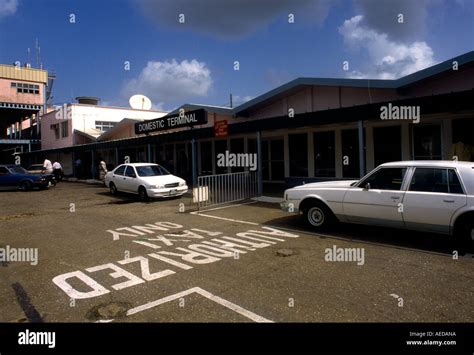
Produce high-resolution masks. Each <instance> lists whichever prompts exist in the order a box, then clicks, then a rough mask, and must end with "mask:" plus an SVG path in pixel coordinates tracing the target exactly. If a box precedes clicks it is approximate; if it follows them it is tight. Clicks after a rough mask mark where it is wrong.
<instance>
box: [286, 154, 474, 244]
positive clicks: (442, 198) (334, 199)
mask: <svg viewBox="0 0 474 355" xmlns="http://www.w3.org/2000/svg"><path fill="white" fill-rule="evenodd" d="M284 199H285V200H284V201H283V202H282V203H281V207H282V209H284V210H286V211H293V212H297V213H300V214H302V216H303V219H304V221H305V222H306V223H307V224H308V225H309V226H311V227H314V228H316V229H321V228H324V227H327V226H329V225H331V224H333V223H335V222H338V221H340V222H349V223H359V224H370V225H380V226H387V227H396V228H405V229H410V230H420V231H427V232H434V233H440V234H446V235H454V236H456V237H457V238H458V239H459V241H460V242H461V243H462V245H464V246H466V245H471V244H472V241H473V239H474V162H472V163H471V162H454V161H404V162H393V163H386V164H382V165H380V166H379V167H377V168H376V169H374V170H373V171H372V172H370V173H369V174H367V175H366V176H364V177H363V178H362V179H360V180H352V181H331V182H320V183H310V184H306V185H302V186H297V187H294V188H291V189H288V190H286V191H285V195H284Z"/></svg>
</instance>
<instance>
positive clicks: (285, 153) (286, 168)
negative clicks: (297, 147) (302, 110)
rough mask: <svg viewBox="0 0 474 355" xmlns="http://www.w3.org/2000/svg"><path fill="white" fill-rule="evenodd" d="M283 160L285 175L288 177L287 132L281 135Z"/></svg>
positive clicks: (288, 150) (288, 149) (288, 152)
mask: <svg viewBox="0 0 474 355" xmlns="http://www.w3.org/2000/svg"><path fill="white" fill-rule="evenodd" d="M283 160H284V165H285V177H286V178H287V177H290V146H289V144H288V133H285V134H284V136H283Z"/></svg>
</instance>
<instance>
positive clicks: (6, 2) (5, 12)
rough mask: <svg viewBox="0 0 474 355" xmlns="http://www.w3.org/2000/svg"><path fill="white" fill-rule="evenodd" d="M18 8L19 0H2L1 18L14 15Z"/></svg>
mask: <svg viewBox="0 0 474 355" xmlns="http://www.w3.org/2000/svg"><path fill="white" fill-rule="evenodd" d="M17 8H18V0H0V18H2V17H6V16H9V15H13V14H14V13H15V12H16V9H17Z"/></svg>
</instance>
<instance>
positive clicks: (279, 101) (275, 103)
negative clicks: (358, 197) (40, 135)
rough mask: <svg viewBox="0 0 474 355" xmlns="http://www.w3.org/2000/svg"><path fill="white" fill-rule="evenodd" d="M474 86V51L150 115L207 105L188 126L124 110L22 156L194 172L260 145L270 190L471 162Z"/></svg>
mask: <svg viewBox="0 0 474 355" xmlns="http://www.w3.org/2000/svg"><path fill="white" fill-rule="evenodd" d="M473 90H474V52H469V53H466V54H463V55H460V56H458V57H455V58H452V59H450V60H447V61H445V62H442V63H439V64H437V65H434V66H432V67H429V68H426V69H424V70H421V71H418V72H416V73H413V74H410V75H408V76H405V77H402V78H399V79H394V80H372V79H338V78H298V79H295V80H293V81H290V82H288V83H286V84H284V85H282V86H280V87H277V88H275V89H273V90H271V91H269V92H267V93H264V94H262V95H260V96H258V97H256V98H254V99H252V100H250V101H248V102H246V103H244V104H242V105H240V106H237V107H235V108H228V107H219V106H211V105H195V104H185V105H183V106H181V107H179V108H178V109H176V110H175V111H173V112H171V113H169V114H168V115H166V116H159V114H158V113H152V114H151V116H153V115H154V116H153V118H159V117H163V118H166V117H174V116H176V115H177V114H180V113H182V112H185V113H192V112H198V111H199V112H202V111H203V112H205V119H206V121H205V122H204V121H203V122H200V123H199V124H194V125H192V126H188V127H176V128H173V127H164V129H159V130H156V131H151V132H139V131H133V132H132V127H134V126H137V122H134V121H133V117H124V118H130V119H129V120H122V121H121V122H120V123H119V124H117V125H116V126H114V127H113V128H111V129H110V130H108V131H107V132H106V133H104V134H103V135H102V138H101V137H100V136H99V137H97V139H96V140H95V141H94V142H89V143H87V142H79V141H76V142H75V143H73V144H70V142H69V146H67V147H58V148H54V147H51V148H48V149H45V148H43V149H42V150H41V151H40V152H31V153H24V154H23V155H24V157H25V158H26V159H28V160H29V161H30V162H33V161H39V159H42V157H44V155H48V156H49V157H50V159H56V158H57V159H60V160H61V159H63V160H64V159H66V158H65V157H69V158H68V159H74V157H76V156H79V155H80V156H86V155H89V156H90V157H91V159H92V157H94V156H98V155H101V156H103V157H107V159H108V160H107V163H108V164H109V167H110V168H112V167H113V166H115V165H117V164H119V163H122V162H123V161H124V159H125V158H128V159H129V161H131V162H140V161H148V162H156V163H161V164H163V165H165V166H166V167H167V168H168V169H169V170H171V172H172V173H174V174H176V175H179V176H182V177H184V178H186V179H187V180H188V181H191V180H190V179H191V178H192V175H193V173H192V169H193V166H195V167H196V168H195V169H196V174H197V175H215V174H225V173H233V172H240V171H243V170H245V169H246V168H242V167H225V166H224V167H223V166H219V165H218V164H217V155H218V154H219V153H224V152H225V151H229V152H231V153H237V154H238V153H257V152H260V154H259V156H258V159H259V165H261V177H262V180H263V184H264V190H267V191H269V190H277V191H280V190H281V189H283V188H284V187H288V186H293V185H296V184H300V183H303V182H310V181H325V180H332V179H346V178H347V179H352V178H358V177H360V176H362V175H364V174H365V173H366V172H368V171H370V170H371V169H373V168H374V167H376V166H377V165H379V164H381V163H384V162H388V161H397V160H413V159H414V160H436V159H458V160H467V161H473V160H474V152H473V147H474V91H473ZM143 118H144V117H143ZM193 150H195V154H193ZM193 157H194V159H195V161H194V164H193ZM94 174H95V172H94V169H91V171H90V172H89V173H88V175H89V177H90V178H92V177H95V176H94Z"/></svg>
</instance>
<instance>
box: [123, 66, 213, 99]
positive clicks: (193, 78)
mask: <svg viewBox="0 0 474 355" xmlns="http://www.w3.org/2000/svg"><path fill="white" fill-rule="evenodd" d="M211 86H212V78H211V71H210V69H209V68H208V67H207V65H206V63H204V62H198V61H197V60H196V59H192V60H190V61H188V60H183V61H181V62H177V61H176V59H172V60H171V61H163V62H160V61H150V62H148V63H147V65H146V67H145V68H143V69H142V71H141V73H140V74H139V75H138V77H137V78H135V79H131V80H129V81H128V82H126V83H125V85H124V87H123V89H122V94H123V95H126V96H127V97H128V96H131V95H134V94H144V95H146V96H148V97H149V98H150V99H151V101H152V102H153V105H154V107H155V108H162V107H163V105H166V104H168V102H170V101H182V100H189V99H190V98H193V97H198V96H206V95H207V94H208V93H209V90H210V88H211Z"/></svg>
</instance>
